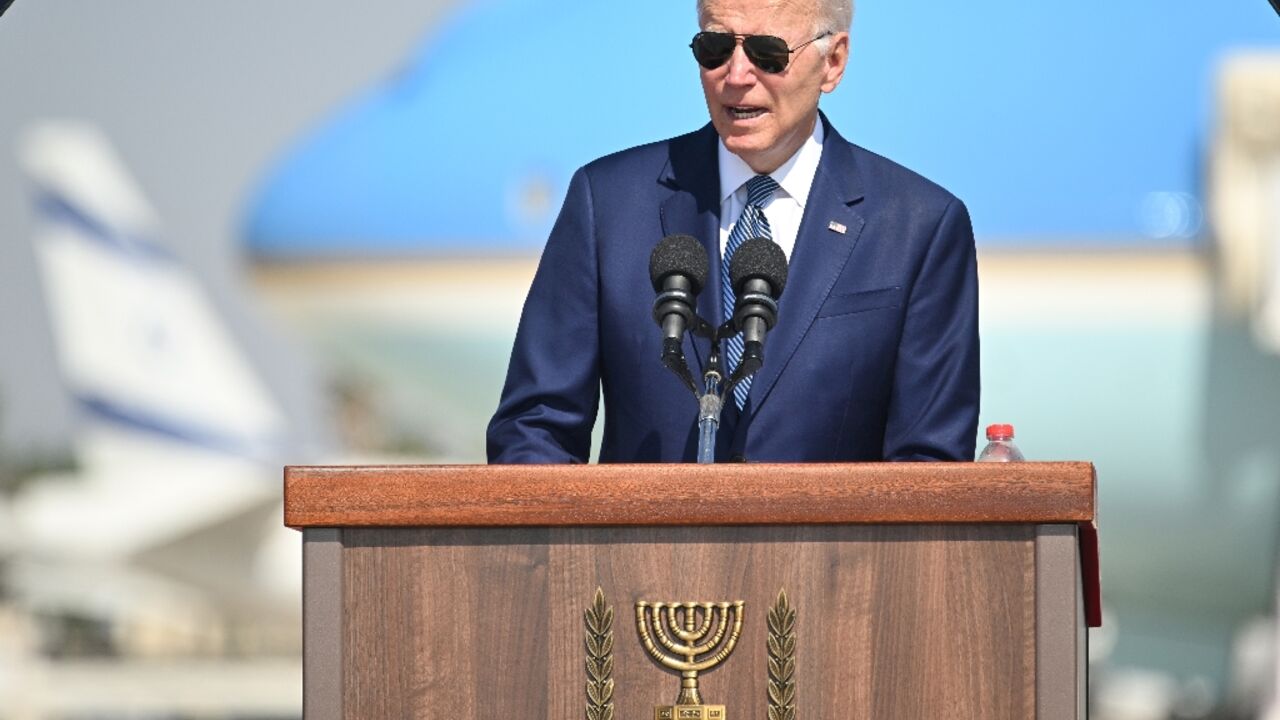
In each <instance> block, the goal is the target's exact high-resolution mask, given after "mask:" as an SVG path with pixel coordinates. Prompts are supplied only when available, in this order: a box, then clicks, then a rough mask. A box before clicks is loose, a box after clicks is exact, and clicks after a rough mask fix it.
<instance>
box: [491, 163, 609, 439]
mask: <svg viewBox="0 0 1280 720" xmlns="http://www.w3.org/2000/svg"><path fill="white" fill-rule="evenodd" d="M596 257H597V252H596V238H595V223H594V219H593V207H592V195H591V187H590V182H589V180H588V177H587V174H586V171H585V170H579V171H578V172H577V173H575V174H574V176H573V179H572V181H570V183H569V192H568V195H567V197H566V198H565V201H564V206H563V207H562V208H561V210H560V216H559V218H557V219H556V223H555V226H554V227H553V228H552V230H551V236H550V238H549V239H548V240H547V245H546V248H545V249H544V250H543V251H542V259H541V261H540V262H539V263H538V270H537V273H536V274H535V275H534V278H533V285H532V286H531V287H530V289H529V296H528V298H527V299H526V300H525V304H524V312H523V313H521V316H520V327H519V330H518V331H517V332H516V340H515V346H514V347H513V348H512V351H511V363H510V365H509V367H508V369H507V380H506V384H505V385H504V387H503V389H502V399H501V400H500V401H499V403H498V410H497V412H496V413H495V414H494V416H493V419H492V420H490V421H489V429H488V433H487V437H486V440H487V448H488V456H489V462H491V463H568V462H587V460H588V455H589V454H590V452H591V428H592V426H593V425H594V424H595V419H596V412H597V408H598V405H599V398H600V389H599V388H600V343H599V329H598V324H597V317H598V314H599V272H598V267H597V263H596Z"/></svg>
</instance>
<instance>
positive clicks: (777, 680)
mask: <svg viewBox="0 0 1280 720" xmlns="http://www.w3.org/2000/svg"><path fill="white" fill-rule="evenodd" d="M768 621H769V639H768V645H769V720H795V717H796V682H795V673H796V609H795V608H793V607H791V603H789V602H788V601H787V591H786V590H779V591H778V600H777V601H776V602H775V603H774V604H773V607H772V608H770V609H769V617H768Z"/></svg>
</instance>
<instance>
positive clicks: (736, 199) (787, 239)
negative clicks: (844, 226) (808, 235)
mask: <svg viewBox="0 0 1280 720" xmlns="http://www.w3.org/2000/svg"><path fill="white" fill-rule="evenodd" d="M823 135H824V132H823V129H822V120H821V119H819V120H817V121H816V122H815V123H814V124H813V134H812V135H810V136H809V139H808V140H805V141H804V144H803V145H801V146H800V149H799V150H797V151H796V154H795V155H792V156H791V158H790V159H788V160H787V161H786V162H785V163H783V164H782V166H781V167H779V168H778V169H777V170H774V171H773V172H772V173H769V177H771V178H773V179H774V182H776V183H778V185H779V188H778V189H777V190H775V191H774V193H773V197H771V198H770V199H769V200H768V201H767V202H766V203H765V206H764V216H765V217H766V218H768V220H769V230H770V231H772V233H773V241H774V242H775V243H777V244H778V246H779V247H781V248H782V252H784V253H786V254H787V261H788V262H790V261H791V251H792V250H793V249H794V248H795V246H796V234H797V233H799V232H800V219H801V218H802V217H804V205H805V203H806V202H808V200H809V188H811V187H812V186H813V176H814V175H815V174H817V172H818V161H819V160H821V159H822V139H823ZM719 147H720V149H719V152H718V159H719V162H720V257H724V249H725V247H726V246H727V245H728V244H729V231H731V230H732V229H733V225H734V223H736V222H738V216H739V215H741V214H742V208H743V207H744V206H745V205H746V203H747V187H746V184H747V181H748V180H750V179H751V178H753V177H755V176H756V171H755V170H752V169H751V166H750V165H747V163H746V161H744V160H743V159H742V158H740V157H738V156H737V155H734V154H733V153H732V152H729V149H728V148H726V147H725V146H724V140H721V141H720V143H719Z"/></svg>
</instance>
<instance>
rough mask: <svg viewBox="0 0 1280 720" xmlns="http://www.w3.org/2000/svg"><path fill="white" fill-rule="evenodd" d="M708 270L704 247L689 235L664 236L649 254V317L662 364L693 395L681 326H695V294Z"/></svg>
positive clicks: (696, 320) (693, 386)
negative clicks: (657, 337)
mask: <svg viewBox="0 0 1280 720" xmlns="http://www.w3.org/2000/svg"><path fill="white" fill-rule="evenodd" d="M709 270H710V262H709V261H708V260H707V250H706V248H704V247H702V243H700V242H698V240H697V238H694V237H692V236H689V235H668V236H667V237H664V238H662V241H661V242H659V243H658V245H657V247H655V248H654V249H653V253H652V254H651V255H649V281H650V282H651V283H653V289H654V292H656V293H658V297H657V298H656V299H654V301H653V319H654V321H655V322H657V323H658V326H659V327H661V328H662V364H663V365H665V366H666V367H667V369H669V370H670V371H671V372H673V373H675V374H676V377H678V378H680V381H681V382H682V383H684V386H685V387H687V388H688V389H689V390H690V391H692V392H693V394H694V395H697V394H698V386H697V385H695V384H694V382H693V375H692V374H691V373H690V372H689V363H687V362H686V361H685V359H684V349H683V348H682V347H681V343H682V342H683V338H684V331H685V329H686V328H689V327H697V326H698V322H699V320H698V314H697V312H696V311H695V309H694V308H695V307H696V300H697V297H698V293H699V292H702V288H703V286H705V285H706V284H707V272H708V271H709Z"/></svg>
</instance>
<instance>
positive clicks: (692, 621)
mask: <svg viewBox="0 0 1280 720" xmlns="http://www.w3.org/2000/svg"><path fill="white" fill-rule="evenodd" d="M743 604H744V603H743V601H742V600H738V601H736V602H732V603H728V602H719V603H709V602H704V603H695V602H683V603H661V602H658V603H648V602H645V601H643V600H641V601H639V602H637V603H636V631H637V632H639V633H640V642H641V644H643V645H644V649H645V650H646V651H648V653H649V654H650V655H651V656H653V659H654V660H657V661H658V662H659V663H662V664H663V665H665V666H666V667H669V668H671V669H672V670H677V671H679V672H680V676H681V680H680V694H679V696H677V698H676V704H675V705H674V706H659V707H657V708H654V717H655V718H657V719H658V720H665V719H666V718H677V719H680V720H684V719H686V718H687V719H689V720H723V719H724V717H725V714H724V706H723V705H703V704H702V696H701V695H700V694H699V693H698V673H700V672H702V671H704V670H709V669H711V668H713V667H715V666H716V665H719V664H720V663H721V662H723V661H724V659H725V658H727V657H729V653H731V652H733V648H734V646H735V645H737V644H738V636H739V635H741V634H742V606H743ZM713 626H714V627H715V631H714V632H712V627H713ZM731 627H732V630H730V628H731ZM650 628H652V632H650ZM726 633H728V635H729V637H728V639H727V640H726V639H725V634H726ZM655 638H656V639H657V642H656V643H655V642H654V639H655ZM721 641H724V642H723V643H722V642H721ZM659 646H661V647H659ZM712 652H714V654H712V655H710V656H709V657H703V658H702V659H701V660H699V659H698V658H699V657H700V656H705V655H708V653H712ZM668 653H670V654H668ZM672 655H674V656H676V657H672ZM695 708H696V709H695Z"/></svg>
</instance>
